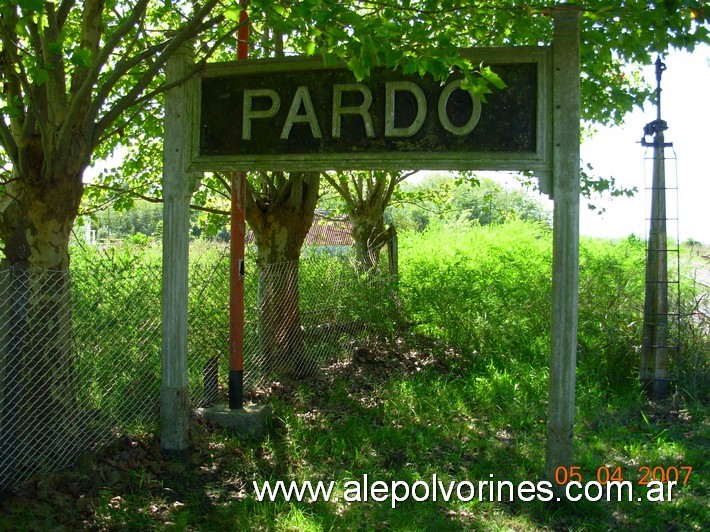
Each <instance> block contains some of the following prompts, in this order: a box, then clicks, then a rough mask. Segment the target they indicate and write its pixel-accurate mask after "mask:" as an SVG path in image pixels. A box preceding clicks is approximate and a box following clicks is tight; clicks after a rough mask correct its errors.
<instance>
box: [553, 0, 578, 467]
mask: <svg viewBox="0 0 710 532" xmlns="http://www.w3.org/2000/svg"><path fill="white" fill-rule="evenodd" d="M580 13H581V11H580V10H579V9H578V8H575V7H559V8H557V9H555V10H554V12H553V17H554V25H555V29H554V38H553V44H552V48H553V50H552V57H553V59H552V63H553V64H552V68H553V83H552V86H553V94H554V96H553V171H552V198H553V200H554V213H553V223H554V232H553V258H552V331H551V336H552V339H551V340H552V341H551V358H550V383H549V401H548V417H547V450H546V457H545V472H546V475H547V477H548V479H550V480H552V481H554V479H555V471H556V470H557V468H558V467H559V466H565V467H570V466H572V465H573V459H572V447H573V439H572V438H573V428H574V409H575V370H576V364H577V304H578V287H579V272H578V268H579V162H580V161H579V144H580V81H579V79H580V68H579V18H580Z"/></svg>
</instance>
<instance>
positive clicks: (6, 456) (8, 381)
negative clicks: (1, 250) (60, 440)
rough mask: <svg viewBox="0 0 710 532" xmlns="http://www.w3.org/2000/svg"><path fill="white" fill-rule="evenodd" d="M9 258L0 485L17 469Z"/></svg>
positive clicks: (0, 361) (4, 274)
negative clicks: (10, 345)
mask: <svg viewBox="0 0 710 532" xmlns="http://www.w3.org/2000/svg"><path fill="white" fill-rule="evenodd" d="M11 275H12V272H11V271H10V261H8V260H2V261H0V383H2V388H0V442H2V443H0V489H2V488H5V487H7V486H9V485H10V483H11V482H12V477H13V473H14V470H15V457H14V451H15V449H16V447H17V446H16V443H15V440H16V436H15V412H14V407H13V404H12V403H13V401H12V395H13V394H12V391H10V387H11V386H13V383H12V373H13V371H12V365H13V360H12V356H11V353H10V349H9V344H10V337H9V334H10V327H9V324H10V318H11V314H10V312H11V309H12V291H11V287H12V282H11V280H10V276H11Z"/></svg>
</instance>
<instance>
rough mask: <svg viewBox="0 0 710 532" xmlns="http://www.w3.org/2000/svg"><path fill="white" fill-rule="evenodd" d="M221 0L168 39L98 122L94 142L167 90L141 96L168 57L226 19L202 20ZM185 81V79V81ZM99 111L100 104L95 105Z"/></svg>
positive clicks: (157, 90)
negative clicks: (127, 113)
mask: <svg viewBox="0 0 710 532" xmlns="http://www.w3.org/2000/svg"><path fill="white" fill-rule="evenodd" d="M218 1H219V0H209V2H207V3H206V4H205V5H204V6H203V7H202V9H201V10H200V11H199V12H198V13H197V14H196V15H195V17H194V18H193V19H192V20H191V21H190V22H189V23H188V24H187V25H185V26H184V27H183V29H182V30H180V31H179V32H178V33H177V34H176V35H175V36H174V37H173V38H172V39H170V40H169V41H167V44H166V46H165V47H164V48H163V50H162V51H161V52H160V53H159V54H158V57H157V58H156V59H155V60H154V61H153V62H152V64H151V65H150V66H149V67H148V68H147V69H146V71H145V72H144V73H143V75H142V76H141V78H140V79H139V80H138V81H137V82H136V83H135V84H134V86H133V88H132V89H131V90H130V91H128V93H126V94H125V95H124V96H123V97H122V98H120V99H119V100H118V101H116V102H115V103H114V104H113V105H112V106H111V110H109V111H108V112H107V113H106V114H105V115H104V116H103V118H101V120H99V122H98V123H97V124H96V128H95V131H94V132H93V134H92V135H91V139H92V142H93V140H94V139H96V138H98V137H100V136H101V134H102V133H103V131H105V130H106V129H107V128H108V126H109V125H110V124H111V123H113V121H114V120H116V119H117V118H118V117H119V116H120V115H121V114H122V113H123V112H125V111H126V110H127V109H129V108H130V107H133V106H134V105H136V104H137V103H141V102H143V101H145V100H147V99H149V98H152V97H154V96H155V95H157V94H160V93H162V92H165V91H166V90H167V86H166V85H163V86H162V87H160V88H159V89H156V90H155V91H152V92H151V93H149V94H148V95H144V96H143V97H141V98H139V96H140V95H141V93H143V92H144V91H145V90H146V88H147V87H148V85H150V83H151V82H152V81H153V79H155V77H156V76H157V75H158V73H159V72H160V70H161V69H162V68H163V66H164V65H165V63H167V61H168V59H169V58H170V57H171V56H172V55H173V53H175V52H176V51H177V50H178V49H179V48H180V46H182V45H183V44H184V43H185V42H187V41H188V40H189V39H191V38H193V37H194V36H195V35H197V34H198V33H200V32H202V31H204V30H205V29H207V28H209V27H212V26H214V25H217V24H218V23H219V22H222V21H223V20H224V17H223V16H221V15H220V16H217V17H214V18H212V19H210V20H208V21H206V22H202V19H203V18H204V17H205V16H206V15H207V14H209V12H210V10H211V9H212V8H213V7H214V6H215V5H216V4H217V3H218ZM200 67H201V64H200V65H199V66H196V67H195V68H194V69H193V70H194V72H193V75H194V74H195V73H197V71H198V70H199V68H200ZM183 83H184V81H183ZM93 107H95V109H96V112H98V109H99V108H100V106H93ZM94 119H95V117H88V116H87V120H86V122H85V124H86V125H87V126H88V124H89V121H93V120H94Z"/></svg>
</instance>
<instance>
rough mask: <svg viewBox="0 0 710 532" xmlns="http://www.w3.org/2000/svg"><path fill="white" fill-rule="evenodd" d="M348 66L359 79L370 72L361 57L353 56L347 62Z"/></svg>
mask: <svg viewBox="0 0 710 532" xmlns="http://www.w3.org/2000/svg"><path fill="white" fill-rule="evenodd" d="M347 67H348V68H349V69H350V70H352V73H353V74H355V79H356V80H357V81H362V80H363V79H365V78H366V77H367V75H368V74H369V69H368V68H367V67H366V66H365V63H364V62H363V60H362V59H360V58H359V57H351V58H350V60H349V61H348V62H347Z"/></svg>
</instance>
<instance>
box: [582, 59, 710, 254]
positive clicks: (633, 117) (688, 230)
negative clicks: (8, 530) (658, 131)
mask: <svg viewBox="0 0 710 532" xmlns="http://www.w3.org/2000/svg"><path fill="white" fill-rule="evenodd" d="M663 61H664V63H665V64H666V66H667V70H666V71H665V72H664V73H663V77H662V81H661V88H662V90H663V91H662V95H661V102H662V103H661V109H662V116H661V118H662V119H663V120H665V121H666V122H667V123H668V130H667V131H666V132H665V137H666V142H672V143H673V151H674V152H675V161H673V160H669V161H667V162H666V179H667V182H668V186H669V187H670V186H671V184H674V183H675V182H677V189H678V190H677V195H676V192H673V191H668V193H667V202H668V210H669V218H670V217H672V214H675V212H676V205H677V214H678V223H677V227H676V226H675V225H674V224H673V223H672V222H669V225H668V235H669V236H670V237H675V235H676V234H678V236H679V238H680V240H681V241H686V240H687V239H689V238H693V239H694V240H697V241H700V242H703V243H705V244H710V159H709V158H708V154H709V153H710V46H707V45H706V46H702V47H698V48H696V50H695V51H694V52H693V53H692V54H691V53H687V52H672V53H670V54H669V55H668V56H666V57H665V58H664V59H663ZM644 75H645V76H646V79H647V80H648V81H649V82H650V83H651V84H652V86H653V87H655V85H656V81H655V66H654V65H650V66H649V67H647V68H645V69H644ZM655 119H656V108H655V106H653V105H652V104H649V105H647V106H646V107H645V109H644V110H635V111H634V112H633V113H631V114H630V115H628V116H627V118H626V119H625V121H624V124H623V126H620V127H609V128H603V129H601V130H600V131H599V132H598V133H597V134H596V135H595V136H594V138H592V139H591V140H587V141H585V142H583V144H582V149H581V157H582V162H583V164H584V163H590V164H592V165H593V167H594V170H595V173H596V174H598V175H602V176H610V175H611V176H614V177H615V178H616V180H617V183H618V184H619V185H621V186H625V187H633V186H636V187H637V188H638V189H639V192H638V193H637V194H636V197H634V198H631V199H627V198H612V199H607V200H605V201H603V202H595V203H596V204H597V205H604V207H606V212H605V213H604V214H603V215H598V214H596V213H595V212H593V211H590V210H588V209H587V208H586V202H584V201H583V205H582V212H581V219H580V232H581V233H582V234H583V235H589V236H602V237H610V238H617V237H625V236H628V235H629V234H632V233H633V234H636V235H639V236H645V235H646V233H647V231H648V228H647V222H646V218H647V217H648V214H647V212H648V211H647V209H648V207H647V204H648V202H649V201H650V196H648V195H646V194H645V193H644V188H645V186H650V183H651V176H652V171H651V161H650V160H647V159H648V158H652V157H653V150H652V149H651V148H644V147H643V146H641V144H639V140H641V136H642V134H643V127H644V125H645V124H647V123H649V122H652V121H653V120H655ZM649 140H650V139H649ZM666 157H667V158H668V157H673V152H672V151H671V150H667V153H666ZM645 183H647V185H645ZM671 209H672V210H673V211H674V212H671Z"/></svg>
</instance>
